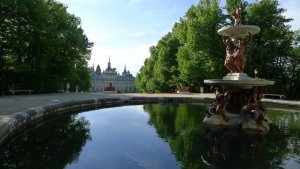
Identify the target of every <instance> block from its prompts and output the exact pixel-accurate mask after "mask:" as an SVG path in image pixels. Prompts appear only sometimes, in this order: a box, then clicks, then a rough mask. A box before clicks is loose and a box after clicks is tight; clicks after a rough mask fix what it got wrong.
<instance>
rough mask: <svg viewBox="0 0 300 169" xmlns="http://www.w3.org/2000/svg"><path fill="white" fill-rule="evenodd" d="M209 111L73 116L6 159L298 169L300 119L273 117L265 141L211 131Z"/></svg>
mask: <svg viewBox="0 0 300 169" xmlns="http://www.w3.org/2000/svg"><path fill="white" fill-rule="evenodd" d="M206 107H207V106H206V105H204V104H146V105H134V106H124V107H114V108H105V109H99V110H93V111H86V112H82V113H78V114H72V115H66V116H62V117H59V118H55V119H52V120H49V121H46V122H44V123H42V124H39V125H37V126H34V127H32V128H31V129H29V130H27V131H25V132H23V133H22V134H20V135H19V136H18V137H16V138H15V139H14V140H12V141H11V142H10V143H9V144H7V146H6V147H4V148H3V149H2V150H1V152H0V168H5V169H6V168H7V169H102V168H108V169H116V168H120V169H126V168H128V169H140V168H149V169H150V168H151V169H152V168H153V169H160V168H161V169H168V168H170V169H176V168H186V169H200V168H201V169H202V168H204V169H212V168H224V169H225V168H228V169H229V168H230V169H234V168H236V169H240V168H249V169H250V168H255V169H260V168H261V169H277V168H278V169H279V168H286V169H296V168H297V169H298V168H300V112H298V111H286V110H284V111H283V110H274V109H273V110H272V109H269V110H268V116H269V117H270V119H271V120H273V122H274V125H272V126H271V130H270V132H269V133H267V134H265V135H259V134H251V133H245V132H242V131H239V130H233V129H230V128H222V129H214V130H212V129H208V128H206V127H205V126H204V125H203V123H202V120H203V118H204V116H205V111H206Z"/></svg>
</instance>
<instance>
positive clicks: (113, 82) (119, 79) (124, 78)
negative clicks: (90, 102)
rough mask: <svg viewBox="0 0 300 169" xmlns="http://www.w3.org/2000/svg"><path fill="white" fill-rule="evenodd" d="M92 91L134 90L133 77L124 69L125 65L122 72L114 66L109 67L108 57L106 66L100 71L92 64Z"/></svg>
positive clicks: (121, 91)
mask: <svg viewBox="0 0 300 169" xmlns="http://www.w3.org/2000/svg"><path fill="white" fill-rule="evenodd" d="M91 79H92V88H91V89H90V90H91V91H92V92H104V91H111V92H118V93H133V92H136V89H135V87H134V80H135V77H133V76H132V74H131V73H130V72H129V70H126V66H125V68H124V71H123V72H122V74H119V73H118V72H117V70H116V68H112V67H111V63H110V58H109V60H108V64H107V68H106V69H105V70H104V71H103V72H101V69H100V66H99V65H98V66H97V68H96V70H95V69H94V66H93V72H92V77H91Z"/></svg>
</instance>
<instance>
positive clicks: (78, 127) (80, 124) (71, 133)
mask: <svg viewBox="0 0 300 169" xmlns="http://www.w3.org/2000/svg"><path fill="white" fill-rule="evenodd" d="M89 127H90V124H89V122H88V121H87V120H86V119H85V118H83V117H80V118H78V117H76V116H75V115H71V116H63V117H60V118H56V119H53V120H51V121H48V122H46V123H45V124H42V125H39V126H36V127H35V128H34V129H30V130H31V131H30V132H25V133H24V134H22V135H20V136H19V137H18V138H16V139H15V140H14V141H12V142H11V143H10V144H8V146H7V147H5V149H4V150H3V151H2V152H1V155H0V168H5V169H40V168H49V169H59V168H64V166H66V164H69V163H72V162H74V161H76V160H77V159H78V156H79V154H80V152H81V149H82V147H83V146H84V145H85V144H86V142H87V140H90V139H91V136H90V128H89Z"/></svg>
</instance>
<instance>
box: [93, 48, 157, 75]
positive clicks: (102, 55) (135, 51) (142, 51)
mask: <svg viewBox="0 0 300 169" xmlns="http://www.w3.org/2000/svg"><path fill="white" fill-rule="evenodd" d="M154 44H155V43H147V44H142V45H137V46H133V47H131V48H128V49H119V48H112V47H98V46H95V47H94V48H93V51H92V58H91V60H90V62H89V65H90V66H92V65H93V64H94V65H95V66H96V65H98V64H99V65H100V67H101V70H104V69H106V67H107V62H108V57H109V56H110V60H111V65H112V67H115V68H116V69H117V71H118V72H119V73H121V72H122V71H123V69H124V66H125V65H126V67H127V70H129V71H130V72H131V73H132V74H133V75H134V76H135V75H136V73H137V72H138V71H139V70H140V68H141V67H142V65H143V64H144V61H145V59H146V58H148V57H149V56H150V53H149V47H150V46H152V45H154Z"/></svg>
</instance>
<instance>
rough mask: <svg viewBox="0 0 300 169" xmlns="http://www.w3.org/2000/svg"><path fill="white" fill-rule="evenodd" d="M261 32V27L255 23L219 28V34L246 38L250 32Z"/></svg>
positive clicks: (252, 33)
mask: <svg viewBox="0 0 300 169" xmlns="http://www.w3.org/2000/svg"><path fill="white" fill-rule="evenodd" d="M259 32H260V28H259V27H258V26H255V25H241V24H240V25H236V26H225V27H223V28H221V29H219V30H218V34H219V35H222V36H230V37H232V38H234V39H237V38H245V37H246V36H249V34H251V35H254V34H258V33H259Z"/></svg>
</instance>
